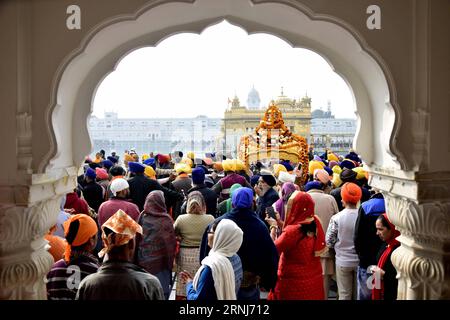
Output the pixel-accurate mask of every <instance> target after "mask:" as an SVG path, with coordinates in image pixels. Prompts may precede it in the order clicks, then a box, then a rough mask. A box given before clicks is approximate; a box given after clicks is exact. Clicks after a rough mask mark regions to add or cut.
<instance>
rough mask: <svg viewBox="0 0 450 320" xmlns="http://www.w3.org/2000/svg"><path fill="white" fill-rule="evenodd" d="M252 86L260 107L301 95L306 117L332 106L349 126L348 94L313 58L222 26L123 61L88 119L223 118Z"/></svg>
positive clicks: (267, 37)
mask: <svg viewBox="0 0 450 320" xmlns="http://www.w3.org/2000/svg"><path fill="white" fill-rule="evenodd" d="M252 86H255V89H256V90H257V91H258V92H259V95H260V97H261V105H262V106H267V105H268V104H269V102H270V100H272V99H276V98H277V97H278V96H279V95H280V91H281V87H284V94H285V95H286V96H288V97H289V98H294V99H299V98H301V97H303V96H304V95H305V93H306V92H308V96H310V97H311V98H312V109H313V110H314V109H319V108H322V109H323V110H326V109H327V103H328V101H331V110H332V112H333V113H334V114H335V115H336V117H337V118H355V108H354V105H353V97H352V94H351V92H350V89H349V87H348V86H347V84H346V83H345V82H344V80H343V79H342V78H341V77H340V76H338V75H337V74H336V73H334V72H333V71H332V70H331V68H330V66H329V65H328V64H327V63H326V62H325V60H324V59H323V58H322V57H320V56H319V55H318V54H316V53H314V52H312V51H309V50H305V49H299V48H295V49H294V48H292V47H291V46H290V45H289V44H288V43H287V42H285V41H283V40H281V39H280V38H277V37H275V36H272V35H269V34H255V35H248V34H247V33H246V32H245V31H244V30H243V29H241V28H239V27H236V26H233V25H231V24H229V23H228V22H225V21H224V22H222V23H220V24H217V25H214V26H212V27H210V28H207V29H206V30H204V32H203V33H202V34H200V35H197V34H189V33H183V34H177V35H174V36H171V37H169V38H167V39H165V40H164V41H162V42H161V43H159V44H158V46H157V47H148V48H142V49H138V50H135V51H133V52H132V53H130V54H129V55H127V56H126V57H124V58H123V59H122V61H121V62H120V63H119V65H118V67H117V69H116V71H114V72H112V73H111V74H110V75H108V77H106V78H105V80H104V81H103V82H102V83H101V84H100V86H99V88H98V90H97V93H96V96H95V98H94V109H93V115H95V116H97V117H103V113H104V111H116V112H118V114H119V117H122V118H154V117H161V118H162V117H195V116H197V115H206V116H208V117H216V118H222V117H223V112H224V111H225V109H226V108H227V106H228V103H227V101H228V98H230V99H233V97H234V95H235V94H236V95H237V96H238V98H239V99H240V101H241V105H247V96H248V92H249V91H250V89H251V88H252Z"/></svg>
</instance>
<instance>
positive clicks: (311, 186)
mask: <svg viewBox="0 0 450 320" xmlns="http://www.w3.org/2000/svg"><path fill="white" fill-rule="evenodd" d="M313 189H317V190H323V184H322V182H319V181H311V182H308V183H307V184H306V185H305V191H306V192H308V191H309V190H313Z"/></svg>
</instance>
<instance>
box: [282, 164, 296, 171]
mask: <svg viewBox="0 0 450 320" xmlns="http://www.w3.org/2000/svg"><path fill="white" fill-rule="evenodd" d="M280 164H282V165H283V166H284V167H285V168H286V170H287V171H288V172H289V171H294V167H293V166H292V165H291V163H290V162H289V161H280Z"/></svg>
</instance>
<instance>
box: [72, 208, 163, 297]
mask: <svg viewBox="0 0 450 320" xmlns="http://www.w3.org/2000/svg"><path fill="white" fill-rule="evenodd" d="M136 234H140V235H142V227H141V226H140V225H139V224H138V223H136V221H134V220H133V219H132V218H130V216H129V215H127V214H126V213H125V212H123V211H122V210H119V211H117V212H116V213H115V214H114V215H113V216H111V217H110V218H109V219H108V220H107V221H106V222H105V223H104V224H103V226H102V240H103V244H104V248H103V249H102V251H100V253H99V256H100V258H102V257H104V256H105V257H104V261H103V264H102V266H101V267H100V268H99V269H98V271H97V272H96V273H94V274H91V275H89V276H87V277H86V278H84V279H83V281H81V283H80V288H79V289H78V292H77V295H76V299H78V300H164V292H163V289H162V287H161V284H160V282H159V280H158V278H156V277H155V276H154V275H151V274H150V273H148V272H147V271H146V270H145V269H143V268H141V267H138V266H137V265H135V264H134V263H132V261H133V260H134V254H135V252H134V251H135V244H136V243H135V237H136Z"/></svg>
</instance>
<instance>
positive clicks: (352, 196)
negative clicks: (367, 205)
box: [341, 182, 362, 204]
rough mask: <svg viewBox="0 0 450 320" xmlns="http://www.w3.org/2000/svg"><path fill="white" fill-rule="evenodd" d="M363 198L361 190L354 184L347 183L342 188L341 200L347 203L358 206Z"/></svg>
mask: <svg viewBox="0 0 450 320" xmlns="http://www.w3.org/2000/svg"><path fill="white" fill-rule="evenodd" d="M361 197H362V190H361V188H360V187H359V186H358V185H357V184H355V183H352V182H347V183H345V184H344V185H343V186H342V188H341V198H342V200H344V201H345V202H348V203H352V204H357V203H358V201H359V200H361Z"/></svg>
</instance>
